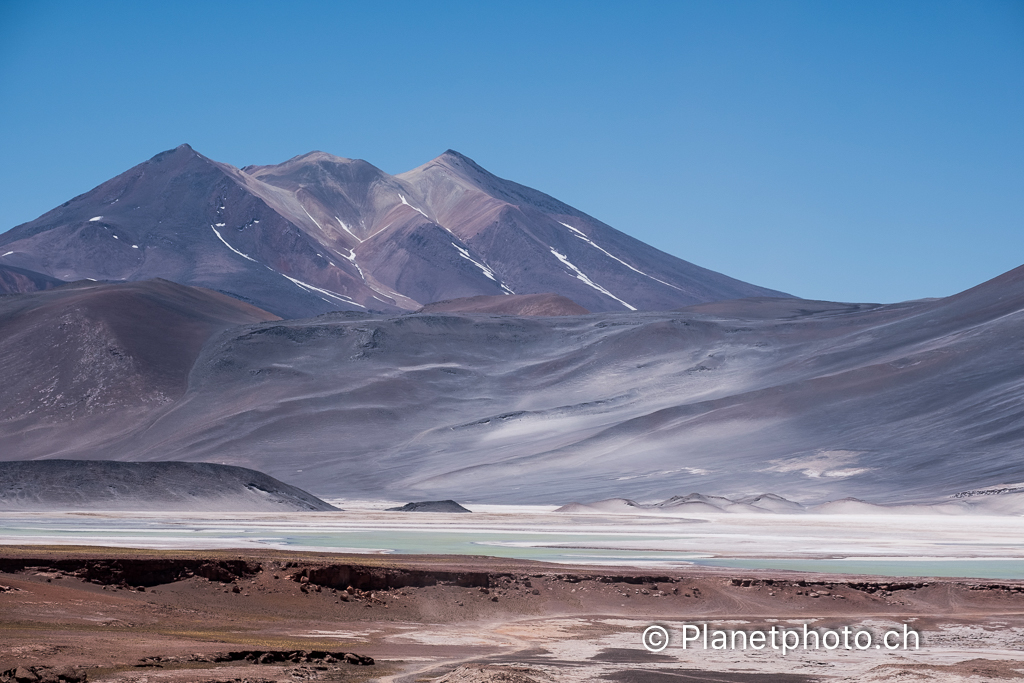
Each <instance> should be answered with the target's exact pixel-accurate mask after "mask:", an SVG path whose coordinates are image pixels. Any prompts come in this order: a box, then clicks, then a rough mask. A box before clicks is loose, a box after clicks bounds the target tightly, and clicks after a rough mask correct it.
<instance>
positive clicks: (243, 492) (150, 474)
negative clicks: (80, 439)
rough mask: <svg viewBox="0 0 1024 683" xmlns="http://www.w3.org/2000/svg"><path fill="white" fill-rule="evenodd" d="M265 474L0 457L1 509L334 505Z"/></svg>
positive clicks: (194, 465)
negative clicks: (14, 459) (2, 458)
mask: <svg viewBox="0 0 1024 683" xmlns="http://www.w3.org/2000/svg"><path fill="white" fill-rule="evenodd" d="M335 509H336V508H335V507H334V506H333V505H329V504H327V503H325V502H324V501H322V500H320V499H319V498H317V497H316V496H311V495H309V494H308V493H306V492H305V491H303V490H302V489H297V488H295V487H294V486H289V485H288V484H284V483H282V482H280V481H278V480H277V479H274V478H273V477H268V476H267V475H265V474H263V473H262V472H256V471H254V470H249V469H245V468H244V467H230V466H227V465H214V464H210V463H205V462H146V463H137V462H131V463H129V462H103V461H95V460H35V461H20V462H0V510H19V511H20V510H46V511H51V510H126V511H131V510H153V511H160V512H175V511H180V512H200V511H219V512H296V511H325V510H335Z"/></svg>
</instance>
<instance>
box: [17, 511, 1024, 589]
mask: <svg viewBox="0 0 1024 683" xmlns="http://www.w3.org/2000/svg"><path fill="white" fill-rule="evenodd" d="M642 538H643V540H645V541H647V542H649V543H651V544H656V543H658V542H659V541H673V540H678V539H679V537H678V536H673V535H661V534H642ZM637 539H638V534H637V533H636V532H631V533H615V532H593V533H573V532H571V531H562V530H555V531H551V532H547V531H545V532H532V531H527V530H509V529H483V530H470V529H464V528H463V529H444V528H436V530H435V528H429V527H420V528H417V529H411V530H410V529H396V528H390V527H385V528H368V529H363V528H351V527H337V526H332V525H331V524H329V523H328V524H319V525H317V524H314V525H309V526H306V525H299V524H295V523H293V522H277V521H269V520H253V521H248V520H245V521H238V520H231V521H229V520H197V519H194V518H193V519H188V518H173V519H172V518H164V519H153V518H139V519H124V518H110V517H104V516H99V515H97V516H86V515H83V516H81V517H77V518H73V519H69V518H68V517H61V518H48V517H40V516H36V517H29V516H19V515H0V544H5V543H6V544H74V545H97V546H120V547H135V548H192V549H204V548H254V549H255V548H280V549H289V548H290V549H294V550H306V549H309V550H330V551H336V552H356V553H359V552H365V553H373V552H379V553H389V554H432V555H486V556H490V557H503V558H510V559H520V560H538V561H544V562H557V563H570V564H584V565H623V566H634V567H647V568H653V567H666V568H667V567H678V568H682V567H687V566H694V565H698V566H708V567H733V568H737V569H776V570H790V571H802V572H821V573H830V574H870V575H878V576H897V577H911V576H936V577H965V578H978V579H1024V560H1020V559H977V560H975V559H949V558H946V559H937V560H927V559H920V558H914V559H898V558H878V559H829V560H820V559H819V560H816V559H783V558H766V559H736V558H728V557H709V555H708V554H707V553H700V552H681V551H665V550H607V549H603V548H602V546H605V547H614V546H616V545H620V544H621V542H622V541H624V540H632V541H636V540H637ZM567 546H577V547H567ZM583 546H586V547H583ZM695 546H696V547H698V548H699V542H698V543H695Z"/></svg>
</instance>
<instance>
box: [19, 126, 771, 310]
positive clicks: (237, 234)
mask: <svg viewBox="0 0 1024 683" xmlns="http://www.w3.org/2000/svg"><path fill="white" fill-rule="evenodd" d="M0 247H2V248H3V252H0V253H3V256H0V266H11V267H17V268H23V269H27V270H31V271H34V272H38V273H41V274H42V275H45V276H49V277H53V278H56V279H59V280H79V279H95V280H110V281H136V280H145V279H150V278H154V277H159V278H164V279H168V280H171V281H174V282H178V283H180V284H185V285H195V286H200V287H206V288H209V289H214V290H217V291H221V292H225V293H228V294H230V295H232V296H235V297H237V298H239V299H241V300H244V301H248V302H250V303H252V304H254V305H256V306H258V307H260V308H263V309H265V310H268V311H271V312H272V313H275V314H277V315H280V316H282V317H287V318H301V317H308V316H311V315H317V314H320V313H324V312H327V311H330V310H380V311H387V312H399V311H403V310H405V311H414V310H418V309H419V308H421V307H422V306H423V305H425V304H428V303H432V302H435V301H441V300H447V299H455V298H462V297H467V296H478V295H503V294H513V293H516V294H540V293H546V292H553V293H555V294H559V295H561V296H565V297H567V298H569V299H572V300H573V301H576V302H577V303H579V304H580V305H581V306H583V307H584V308H586V309H588V310H593V311H602V310H609V311H611V310H664V309H669V308H678V307H679V306H683V305H689V304H695V303H701V302H707V301H716V300H723V299H732V298H737V297H742V296H781V295H783V293H781V292H776V291H774V290H769V289H765V288H762V287H757V286H755V285H750V284H747V283H744V282H741V281H738V280H735V279H733V278H730V277H728V276H725V275H722V274H720V273H715V272H713V271H710V270H707V269H704V268H700V267H699V266H695V265H693V264H690V263H688V262H686V261H683V260H681V259H678V258H676V257H674V256H670V255H668V254H665V253H663V252H660V251H658V250H657V249H654V248H653V247H650V246H649V245H645V244H644V243H642V242H640V241H638V240H635V239H633V238H631V237H629V236H628V235H625V234H624V233H620V232H618V231H617V230H615V229H613V228H611V227H610V226H608V225H606V224H604V223H601V222H600V221H598V220H596V219H594V218H592V217H590V216H588V215H587V214H585V213H584V212H582V211H579V210H577V209H575V208H573V207H571V206H569V205H567V204H565V203H563V202H561V201H559V200H557V199H555V198H553V197H551V196H549V195H547V194H545V193H543V192H541V191H539V190H535V189H532V188H529V187H527V186H524V185H520V184H518V183H515V182H514V181H510V180H506V179H503V178H499V177H498V176H496V175H494V174H492V173H490V172H489V171H487V170H486V169H484V168H483V167H482V166H480V165H479V164H477V163H476V162H475V161H473V160H472V159H470V158H469V157H467V156H465V155H463V154H461V153H459V152H456V151H454V150H447V151H446V152H444V153H443V154H441V155H440V156H438V157H436V158H435V159H432V160H430V161H428V162H427V163H426V164H423V165H421V166H419V167H417V168H415V169H412V170H411V171H407V172H405V173H401V174H398V175H389V174H387V173H385V172H384V171H382V170H380V169H379V168H377V167H376V166H374V165H373V164H371V163H369V162H366V161H363V160H358V159H346V158H344V157H337V156H334V155H331V154H328V153H325V152H320V151H314V152H308V153H306V154H301V155H298V156H296V157H293V158H291V159H289V160H287V161H285V162H283V163H280V164H276V165H250V166H245V167H243V168H241V169H238V168H235V167H233V166H230V165H228V164H224V163H222V162H218V161H214V160H212V159H209V158H208V157H206V156H204V155H202V154H201V153H199V152H197V151H196V150H195V149H193V148H192V147H191V146H190V145H188V144H182V145H179V146H178V147H176V148H174V149H171V150H166V151H164V152H161V153H159V154H157V155H155V156H153V157H152V158H151V159H149V160H147V161H144V162H142V163H141V164H138V165H137V166H135V167H133V168H131V169H128V170H127V171H125V172H124V173H121V174H119V175H118V176H115V177H114V178H112V179H110V180H108V181H106V182H104V183H101V184H100V185H98V186H97V187H96V188H93V189H92V190H90V191H89V192H86V193H83V194H81V195H78V196H77V197H74V198H73V199H71V200H69V201H68V202H65V203H64V204H62V205H61V206H59V207H56V208H54V209H53V210H51V211H48V212H46V213H45V214H43V215H42V216H40V217H39V218H37V219H36V220H34V221H30V222H28V223H23V224H21V225H19V226H15V227H14V228H12V229H10V230H9V231H7V232H5V233H2V234H0Z"/></svg>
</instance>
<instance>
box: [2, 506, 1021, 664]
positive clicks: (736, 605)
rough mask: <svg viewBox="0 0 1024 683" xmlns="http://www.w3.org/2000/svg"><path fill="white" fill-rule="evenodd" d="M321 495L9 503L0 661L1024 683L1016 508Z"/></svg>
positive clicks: (4, 517)
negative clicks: (727, 510) (227, 507)
mask: <svg viewBox="0 0 1024 683" xmlns="http://www.w3.org/2000/svg"><path fill="white" fill-rule="evenodd" d="M332 502H335V503H336V504H339V506H340V507H343V508H345V509H344V511H341V512H306V513H290V514H276V513H248V514H227V513H221V514H217V515H214V514H210V513H205V514H194V515H186V514H181V513H175V514H161V513H124V512H120V513H114V512H109V513H105V512H96V511H90V512H88V513H70V512H69V513H32V512H4V513H0V543H2V544H3V545H2V546H0V586H3V588H2V589H0V631H2V633H3V636H2V638H0V671H2V672H6V673H5V674H4V675H5V676H6V677H7V680H22V679H18V678H17V677H16V674H17V672H18V671H19V670H20V672H21V675H22V677H23V678H24V680H47V678H46V677H47V676H50V677H51V679H52V680H59V679H58V678H56V676H57V674H58V673H60V672H63V673H64V674H66V675H67V676H71V677H73V676H84V677H85V679H87V680H89V681H124V682H127V681H133V682H138V683H142V682H146V683H156V682H158V681H167V682H168V683H170V682H182V681H210V682H212V681H303V680H310V681H313V680H324V681H332V680H333V681H389V682H393V683H413V682H426V681H439V682H442V681H443V682H445V683H449V682H457V681H466V682H468V681H510V682H518V683H530V681H538V682H540V681H567V682H577V681H601V680H608V681H625V682H637V683H640V682H647V681H651V682H657V683H661V682H672V681H729V682H735V683H770V682H792V683H803V682H808V683H809V682H811V681H889V680H899V681H939V682H941V681H996V680H1013V679H1020V678H1024V575H1022V568H1024V558H1022V557H1021V555H1022V553H1021V543H1020V539H1021V538H1024V518H1022V517H1020V516H1009V515H989V516H983V515H981V516H979V515H960V516H957V515H949V514H945V515H941V514H920V515H908V514H900V515H885V514H874V515H863V514H862V515H844V514H802V515H797V514H793V515H785V514H777V515H766V514H761V515H757V514H749V515H740V514H734V515H722V514H719V515H713V514H704V515H699V514H693V515H687V516H686V517H682V518H681V517H673V516H670V515H656V514H644V515H636V514H633V515H630V514H611V513H608V514H572V513H556V512H554V510H553V508H552V507H544V506H519V507H515V506H479V507H478V509H475V510H474V512H473V514H466V515H463V514H458V515H455V514H435V513H395V512H385V511H383V507H384V504H383V503H370V504H362V506H360V505H359V504H358V503H354V502H353V501H332ZM882 531H884V533H883V532H882ZM782 558H785V559H784V560H783V559H782ZM728 565H740V566H728ZM687 624H691V625H698V627H700V626H702V625H703V624H708V626H709V629H712V630H714V629H727V630H745V631H753V630H764V631H767V630H768V629H770V628H772V627H773V626H775V627H777V628H780V629H788V630H800V629H801V628H802V627H803V625H804V624H807V626H808V628H810V629H811V630H815V629H817V630H826V629H834V630H839V629H842V628H843V627H846V626H848V627H850V628H851V629H853V630H854V631H856V630H861V629H864V630H869V631H870V632H872V634H873V635H874V637H875V638H876V639H877V638H878V637H880V636H881V634H882V633H884V632H885V631H886V630H889V629H892V630H898V631H900V632H901V633H902V629H903V627H904V626H905V625H906V626H907V627H908V628H909V629H911V630H914V631H916V632H918V634H919V637H920V648H919V649H915V648H913V647H910V648H909V649H907V650H904V649H902V648H897V649H894V650H891V651H890V650H887V649H885V648H875V647H874V646H873V645H872V646H871V647H870V648H868V649H856V648H852V649H849V650H847V649H845V648H844V647H839V648H837V649H835V650H829V651H827V650H825V649H823V648H819V649H817V650H814V649H811V650H802V649H800V648H797V649H795V650H791V651H789V652H787V653H785V654H784V655H783V654H781V653H780V651H779V650H777V649H776V650H773V649H772V648H770V647H766V648H764V649H762V650H757V651H755V650H753V649H750V648H748V649H746V650H743V649H737V650H731V649H725V650H712V649H704V648H702V647H699V645H700V644H699V642H697V643H693V642H691V643H690V645H689V647H687V648H685V649H684V648H683V647H682V638H681V635H682V633H683V628H684V627H685V626H686V625H687ZM651 625H660V626H662V627H664V628H665V629H666V630H667V631H668V633H669V634H670V642H669V644H668V646H667V647H666V648H665V649H663V650H662V651H660V652H656V653H655V652H650V651H648V649H646V648H645V647H644V645H643V643H642V642H641V635H642V633H643V631H644V630H645V629H646V628H647V627H648V626H651ZM875 642H876V643H877V642H878V641H877V640H875ZM345 654H349V655H351V656H350V657H349V658H348V659H349V661H346V660H345ZM328 655H330V656H328ZM282 660H284V661H282ZM370 660H372V662H373V664H369V663H368V661H370ZM261 662H262V663H261ZM354 662H362V663H354ZM19 668H20V669H19ZM30 676H35V677H36V678H35V679H32V678H30ZM64 680H73V678H67V677H66V678H65V679H64ZM78 680H82V679H81V678H80V679H78Z"/></svg>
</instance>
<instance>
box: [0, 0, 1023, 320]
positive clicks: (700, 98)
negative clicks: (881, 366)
mask: <svg viewBox="0 0 1024 683" xmlns="http://www.w3.org/2000/svg"><path fill="white" fill-rule="evenodd" d="M0 130H2V145H0V150H2V151H0V154H2V160H3V164H2V165H0V188H2V190H0V231H2V230H6V229H9V228H10V227H13V226H14V225H17V224H19V223H22V222H25V221H28V220H31V219H33V218H35V217H36V216H38V215H40V214H42V213H43V212H45V211H47V210H49V209H51V208H53V207H54V206H56V205H58V204H60V203H62V202H64V201H66V200H68V199H70V198H71V197H72V196H74V195H77V194H80V193H82V192H85V191H87V190H89V189H91V188H92V187H94V186H95V185H97V184H99V183H101V182H102V181H104V180H106V179H108V178H110V177H112V176H114V175H116V174H118V173H120V172H122V171H124V170H126V169H128V168H129V167H131V166H133V165H135V164H137V163H139V162H141V161H143V160H145V159H147V158H149V157H151V156H152V155H154V154H156V153H157V152H160V151H162V150H164V149H168V148H171V147H174V146H176V145H178V144H180V143H182V142H188V143H190V144H191V145H192V146H193V147H195V148H196V149H197V150H198V151H200V152H202V153H203V154H205V155H207V156H209V157H211V158H213V159H217V160H219V161H225V162H228V163H230V164H234V165H236V166H243V165H246V164H269V163H277V162H280V161H284V160H285V159H288V158H290V157H292V156H295V155H297V154H301V153H304V152H307V151H310V150H313V149H319V150H323V151H326V152H330V153H332V154H336V155H339V156H345V157H354V158H363V159H366V160H368V161H370V162H372V163H373V164H375V165H377V166H379V167H380V168H382V169H384V170H385V171H388V172H390V173H398V172H401V171H405V170H408V169H410V168H413V167H415V166H418V165H419V164H421V163H423V162H425V161H427V160H429V159H431V158H433V157H435V156H437V155H438V154H440V153H442V152H443V151H444V150H445V149H447V148H453V149H456V150H458V151H460V152H462V153H464V154H466V155H468V156H470V157H472V158H474V159H476V161H477V162H479V163H480V164H481V165H483V166H484V167H485V168H487V169H489V170H491V171H492V172H494V173H496V174H498V175H500V176H503V177H506V178H510V179H513V180H516V181H518V182H521V183H524V184H527V185H530V186H533V187H536V188H538V189H540V190H543V191H545V192H547V193H549V194H552V195H554V196H555V197H558V198H559V199H562V200H563V201H566V202H568V203H570V204H572V205H574V206H576V207H577V208H579V209H581V210H583V211H586V212H587V213H590V214H591V215H593V216H596V217H597V218H600V219H601V220H604V221H605V222H607V223H609V224H611V225H612V226H614V227H616V228H618V229H619V230H622V231H624V232H626V233H629V234H631V235H633V236H635V237H637V238H639V239H642V240H644V241H646V242H648V243H650V244H653V245H654V246H657V247H659V248H660V249H663V250H665V251H667V252H669V253H672V254H675V255H676V256H679V257H681V258H684V259H687V260H689V261H692V262H694V263H697V264H699V265H702V266H706V267H708V268H712V269H715V270H719V271H721V272H724V273H726V274H728V275H732V276H734V277H738V278H741V279H744V280H747V281H750V282H754V283H756V284H760V285H764V286H768V287H774V288H777V289H782V290H786V291H789V292H791V293H793V294H796V295H799V296H804V297H809V298H822V299H832V300H843V301H882V302H890V301H898V300H904V299H911V298H918V297H926V296H943V295H947V294H951V293H954V292H956V291H959V290H962V289H965V288H967V287H970V286H973V285H975V284H977V283H979V282H982V281H984V280H986V279H988V278H991V277H993V276H995V275H998V274H999V273H1001V272H1004V271H1006V270H1009V269H1011V268H1014V267H1016V266H1019V265H1021V264H1024V2H1022V1H1020V0H1018V1H1008V0H993V1H985V0H973V1H970V2H942V1H941V0H927V1H924V2H913V1H908V2H898V1H891V0H890V1H885V2H872V1H869V0H856V1H854V0H851V1H849V2H839V1H826V0H820V1H814V2H774V1H771V0H763V1H748V2H729V1H727V0H708V1H706V2H682V1H680V2H662V3H636V2H629V3H626V2H622V3H606V2H537V3H533V2H522V1H516V2H509V3H502V2H480V1H477V2H467V3H456V2H402V1H391V2H387V3H376V2H366V1H365V0H364V1H361V2H287V3H286V2H216V1H209V0H208V1H206V2H167V3H148V2H138V1H137V0H135V1H132V2H104V1H102V0H100V1H95V2H45V1H31V2H29V1H20V0H0Z"/></svg>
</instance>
